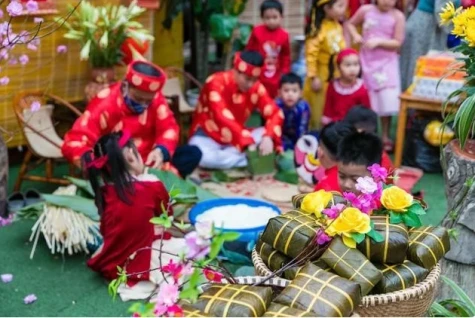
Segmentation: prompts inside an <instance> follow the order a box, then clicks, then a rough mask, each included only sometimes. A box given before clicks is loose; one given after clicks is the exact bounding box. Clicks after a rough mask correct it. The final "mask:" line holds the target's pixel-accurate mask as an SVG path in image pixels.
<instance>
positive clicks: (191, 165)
mask: <svg viewBox="0 0 475 318" xmlns="http://www.w3.org/2000/svg"><path fill="white" fill-rule="evenodd" d="M201 156H202V153H201V150H200V148H198V147H196V146H190V145H185V146H180V147H178V148H176V150H175V153H174V154H173V157H172V160H171V163H172V165H173V166H174V167H175V168H176V169H177V170H178V172H179V173H180V176H181V177H182V178H186V177H187V176H188V175H189V174H191V173H192V172H193V170H195V169H196V167H198V164H199V163H200V160H201Z"/></svg>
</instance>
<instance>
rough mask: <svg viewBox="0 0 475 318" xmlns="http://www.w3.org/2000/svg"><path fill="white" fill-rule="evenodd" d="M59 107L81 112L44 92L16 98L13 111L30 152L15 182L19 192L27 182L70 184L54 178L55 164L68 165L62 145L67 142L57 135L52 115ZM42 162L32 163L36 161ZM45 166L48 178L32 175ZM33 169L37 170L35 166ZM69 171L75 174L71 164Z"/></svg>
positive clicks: (64, 101)
mask: <svg viewBox="0 0 475 318" xmlns="http://www.w3.org/2000/svg"><path fill="white" fill-rule="evenodd" d="M33 102H39V103H40V105H41V107H40V109H38V110H36V111H33V110H31V105H32V103H33ZM51 102H52V103H54V104H55V105H60V106H65V107H67V108H69V109H70V110H71V111H72V112H73V113H74V114H76V115H77V116H78V117H79V116H81V112H80V111H79V110H78V109H77V108H76V107H74V106H73V105H71V104H70V103H68V102H67V101H66V100H64V99H62V98H60V97H58V96H55V95H52V94H48V93H43V92H23V93H20V94H18V95H16V96H15V98H14V102H13V110H14V112H15V115H16V117H17V119H18V124H19V126H20V128H21V131H22V133H23V136H24V137H25V139H26V141H27V146H28V150H27V152H26V154H25V157H24V158H23V163H22V165H21V168H20V172H19V174H18V178H17V180H16V182H15V187H14V190H15V191H19V190H20V187H21V183H22V182H23V180H30V181H39V182H49V183H55V184H61V185H67V184H69V182H68V181H67V180H65V179H59V178H54V177H53V169H54V164H55V163H56V162H64V161H65V160H64V157H63V154H62V153H61V146H62V144H63V140H62V139H61V137H59V136H58V134H57V133H56V130H55V127H54V124H53V120H52V115H53V109H54V106H53V105H52V104H49V103H51ZM33 157H36V158H38V160H37V161H36V162H34V163H32V162H31V161H32V158H33ZM43 162H44V163H45V175H46V176H39V175H28V172H29V171H31V170H32V169H33V168H35V167H37V166H38V165H40V164H42V163H43ZM32 166H33V167H32ZM69 172H70V174H71V175H74V172H75V167H74V165H72V164H70V165H69Z"/></svg>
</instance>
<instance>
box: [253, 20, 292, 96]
mask: <svg viewBox="0 0 475 318" xmlns="http://www.w3.org/2000/svg"><path fill="white" fill-rule="evenodd" d="M246 50H251V51H257V52H259V53H261V54H262V57H264V67H263V70H262V73H261V77H260V81H261V83H262V84H263V85H264V87H265V88H266V89H267V92H268V93H269V95H270V96H271V97H272V98H275V97H277V91H278V89H279V81H280V78H281V76H282V74H286V73H288V72H290V42H289V34H288V33H287V31H285V30H284V29H283V28H278V29H275V30H269V29H268V28H267V27H266V26H265V25H263V24H262V25H258V26H256V27H255V28H254V29H253V30H252V33H251V36H250V38H249V41H248V42H247V46H246Z"/></svg>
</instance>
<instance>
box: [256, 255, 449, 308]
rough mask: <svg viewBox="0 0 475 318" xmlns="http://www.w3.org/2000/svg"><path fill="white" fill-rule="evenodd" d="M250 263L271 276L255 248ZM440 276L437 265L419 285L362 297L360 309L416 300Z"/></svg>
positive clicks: (288, 282)
mask: <svg viewBox="0 0 475 318" xmlns="http://www.w3.org/2000/svg"><path fill="white" fill-rule="evenodd" d="M252 263H253V264H254V268H255V269H256V270H257V271H259V270H262V271H263V272H264V273H266V274H267V275H271V274H272V273H273V272H272V271H271V270H270V269H269V268H268V267H267V265H266V264H265V263H264V261H263V260H262V258H261V256H260V255H259V253H257V250H256V248H255V247H254V249H253V250H252ZM258 274H259V273H258ZM440 274H441V270H440V265H439V264H437V265H436V266H435V267H434V268H433V269H432V270H431V271H430V272H429V274H428V275H427V277H426V279H424V280H423V281H422V282H420V283H419V284H416V285H414V286H412V287H409V288H406V289H403V290H398V291H395V292H391V293H387V294H377V295H367V296H363V297H362V299H361V304H360V307H361V306H364V307H369V306H376V305H386V304H389V303H396V302H401V301H406V300H409V299H412V298H416V297H421V296H423V295H425V294H426V293H428V292H429V291H431V290H432V289H434V288H435V287H436V285H437V282H438V280H439V278H440ZM280 279H281V280H284V281H286V282H287V285H288V284H290V280H288V279H284V278H280Z"/></svg>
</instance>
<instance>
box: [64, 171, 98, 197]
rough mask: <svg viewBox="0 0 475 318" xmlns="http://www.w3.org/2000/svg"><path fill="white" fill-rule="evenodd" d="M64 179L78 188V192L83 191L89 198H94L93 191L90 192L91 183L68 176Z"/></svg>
mask: <svg viewBox="0 0 475 318" xmlns="http://www.w3.org/2000/svg"><path fill="white" fill-rule="evenodd" d="M64 178H65V179H68V180H69V181H70V182H71V183H72V184H74V185H75V186H76V187H78V190H79V189H80V190H83V191H84V192H85V193H86V194H87V195H88V196H89V197H90V198H94V197H95V196H96V195H95V194H94V190H92V186H91V183H90V182H89V181H87V180H83V179H77V178H73V177H69V176H65V177H64Z"/></svg>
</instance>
